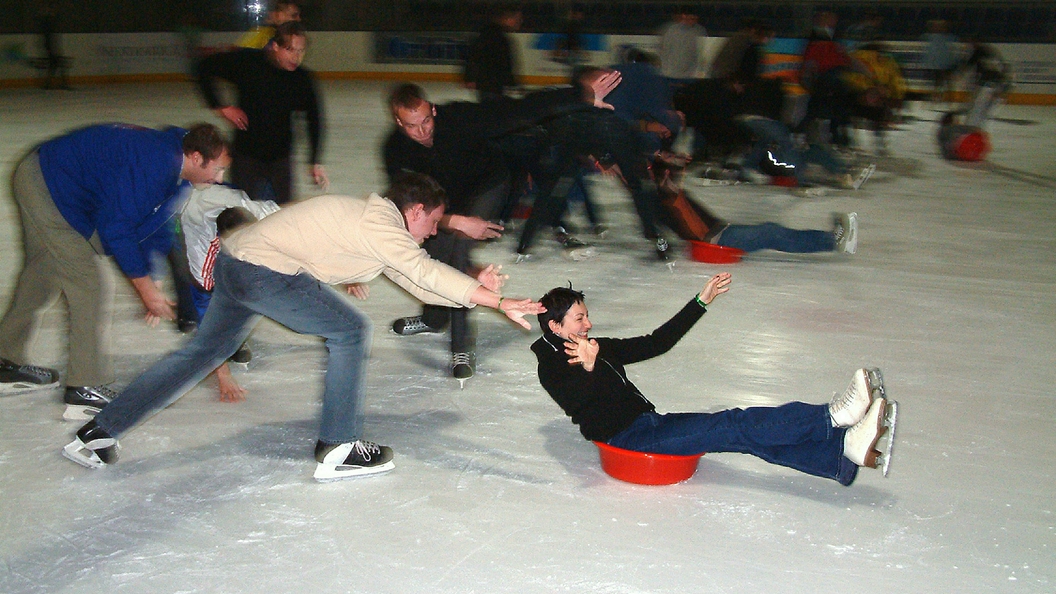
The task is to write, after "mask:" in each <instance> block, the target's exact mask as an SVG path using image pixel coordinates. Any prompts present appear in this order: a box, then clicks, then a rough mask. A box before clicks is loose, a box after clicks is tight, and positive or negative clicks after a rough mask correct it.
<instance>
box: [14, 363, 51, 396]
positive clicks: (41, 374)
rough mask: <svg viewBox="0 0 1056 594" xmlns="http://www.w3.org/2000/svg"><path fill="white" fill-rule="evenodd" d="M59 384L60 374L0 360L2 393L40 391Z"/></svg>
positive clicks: (44, 368)
mask: <svg viewBox="0 0 1056 594" xmlns="http://www.w3.org/2000/svg"><path fill="white" fill-rule="evenodd" d="M58 384H59V372H58V371H55V370H54V369H49V368H47V367H37V366H36V365H19V364H18V363H15V362H14V361H9V360H7V359H0V392H21V391H25V390H40V389H41V388H51V387H54V386H57V385H58Z"/></svg>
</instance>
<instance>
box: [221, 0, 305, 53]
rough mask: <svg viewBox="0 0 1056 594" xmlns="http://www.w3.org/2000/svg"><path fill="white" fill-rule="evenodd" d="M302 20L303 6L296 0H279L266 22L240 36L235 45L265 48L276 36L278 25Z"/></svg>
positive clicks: (269, 12)
mask: <svg viewBox="0 0 1056 594" xmlns="http://www.w3.org/2000/svg"><path fill="white" fill-rule="evenodd" d="M300 20H301V7H299V6H297V3H296V2H284V1H283V0H279V1H278V2H276V3H275V6H274V7H273V8H272V9H271V10H270V11H268V18H267V20H266V21H265V23H264V24H263V25H261V26H259V27H254V28H253V30H251V31H248V32H246V33H245V34H244V35H242V37H241V38H239V40H238V43H236V44H235V45H237V46H238V47H248V48H251V49H264V46H266V45H268V42H270V41H271V38H272V37H275V28H276V27H278V26H279V25H281V24H283V23H288V22H290V21H297V22H300Z"/></svg>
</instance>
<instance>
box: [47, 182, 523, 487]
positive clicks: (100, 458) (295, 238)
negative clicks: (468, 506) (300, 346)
mask: <svg viewBox="0 0 1056 594" xmlns="http://www.w3.org/2000/svg"><path fill="white" fill-rule="evenodd" d="M386 196H387V198H383V197H381V196H378V195H377V194H372V195H371V196H369V197H368V198H366V199H360V198H353V197H350V196H337V195H324V196H317V197H315V198H311V199H308V200H304V201H302V202H299V203H297V204H293V205H290V206H288V207H284V208H283V209H282V210H280V211H279V212H276V213H275V214H273V215H270V216H268V217H267V218H265V219H263V220H261V221H258V222H256V223H254V224H252V225H249V226H247V227H245V228H242V229H239V230H238V231H236V232H235V233H234V234H232V235H231V236H230V237H229V238H228V239H227V240H226V241H224V250H223V251H222V252H221V253H220V255H219V256H218V257H217V260H216V266H215V268H214V276H215V278H216V285H215V287H214V289H213V295H212V299H211V301H210V303H209V309H208V310H207V311H206V314H205V319H203V320H202V325H201V327H200V328H199V329H198V332H197V334H195V336H194V337H193V338H192V339H191V340H190V341H189V342H188V343H187V344H186V345H184V347H183V348H181V349H180V350H178V351H175V352H173V353H170V354H168V355H167V356H165V357H164V358H162V359H161V360H160V361H158V362H157V363H156V364H155V365H154V366H153V367H151V368H150V369H148V370H147V371H146V372H145V373H143V375H141V376H139V377H138V378H136V379H135V380H134V381H133V382H132V383H131V384H129V386H128V387H127V388H125V390H124V391H123V392H122V393H121V395H120V396H118V397H117V398H115V399H114V400H113V402H111V403H110V404H109V405H107V406H106V408H104V409H103V410H102V412H101V413H99V415H97V416H96V417H95V419H93V420H92V421H91V422H89V423H88V424H86V425H84V426H83V427H81V428H80V430H79V431H77V438H76V439H75V440H74V441H73V442H71V443H70V444H68V445H67V446H66V447H65V448H64V449H63V454H64V455H65V456H66V457H67V458H69V459H70V460H73V461H74V462H76V463H78V464H81V465H83V466H87V467H90V468H101V467H104V466H106V465H107V464H112V463H114V461H115V460H116V458H117V447H118V446H117V438H119V437H121V436H122V435H123V434H125V433H126V432H127V431H128V430H130V429H131V428H132V427H134V426H135V425H136V424H137V423H139V422H140V421H142V420H144V419H146V418H147V417H148V416H150V415H152V414H154V413H156V412H158V411H160V410H161V409H162V408H164V407H166V406H168V405H169V404H170V403H172V402H173V401H175V400H176V399H178V398H180V397H181V396H183V394H185V393H186V392H187V391H188V390H190V389H191V388H193V387H194V386H195V385H196V384H197V383H198V382H199V381H201V380H202V379H203V378H205V376H206V375H208V374H209V372H211V371H212V370H213V369H215V368H216V366H217V365H219V364H220V362H222V361H223V360H224V359H226V358H227V357H229V356H230V355H231V353H233V352H235V349H237V348H238V345H240V344H242V341H243V340H245V338H246V336H247V335H248V334H249V332H250V331H251V330H252V329H253V326H255V325H256V323H257V322H258V321H259V320H260V318H261V317H263V316H266V317H268V318H271V319H273V320H275V321H276V322H278V323H280V324H282V325H284V326H286V327H287V328H289V329H291V330H293V331H294V332H299V333H302V334H314V335H318V336H321V337H322V338H324V339H325V341H326V349H327V351H328V359H327V366H326V377H325V380H324V390H323V405H322V411H321V422H320V429H319V440H318V442H317V443H316V448H315V459H316V461H317V462H318V464H317V466H316V471H315V478H316V479H318V480H331V479H341V478H348V477H352V476H358V475H364V474H373V473H378V472H384V471H387V470H389V469H391V468H393V462H392V450H391V449H390V448H388V447H386V446H380V445H378V444H376V443H373V442H369V441H366V440H363V439H362V436H361V427H360V424H361V419H360V415H359V406H360V401H361V400H362V392H363V384H364V377H363V376H364V372H365V366H366V360H367V351H368V350H369V345H370V334H371V323H370V320H369V319H368V318H367V317H366V316H365V315H364V314H363V313H362V312H361V311H360V310H359V309H358V308H356V307H355V306H354V305H353V304H352V303H351V302H350V301H349V300H348V299H347V298H346V297H345V296H343V295H341V294H340V293H339V292H338V291H336V290H335V289H334V288H333V287H331V286H330V285H346V288H347V290H349V292H351V293H353V294H354V295H356V296H358V297H361V298H363V297H366V296H367V291H366V290H365V287H363V286H362V284H361V283H366V282H368V281H370V280H372V279H374V278H376V277H377V276H379V275H381V274H384V275H385V276H386V277H388V278H389V279H390V280H392V281H393V282H395V283H396V284H397V285H399V286H400V287H401V288H403V289H404V290H405V291H407V292H408V293H410V294H411V295H413V296H414V297H416V298H418V299H421V300H423V301H427V302H430V303H437V304H445V305H449V306H452V307H473V306H475V305H484V306H486V307H490V308H493V309H497V310H499V311H501V312H502V313H503V314H505V315H506V317H507V318H509V319H510V320H512V321H514V322H516V323H517V324H519V325H521V326H523V327H525V328H530V326H529V324H528V322H527V321H526V320H525V319H524V316H525V315H531V314H538V313H541V312H542V308H541V306H539V304H538V303H535V302H533V301H531V300H530V299H510V298H507V297H504V296H502V295H501V294H500V293H499V292H498V291H499V290H500V289H501V288H502V285H503V283H504V282H505V277H504V276H503V275H500V274H498V272H497V271H496V270H495V268H494V267H492V266H488V267H486V268H484V269H483V270H481V271H480V273H479V274H478V275H477V278H473V277H470V276H467V275H465V274H462V273H461V272H458V271H457V270H455V269H453V268H451V267H450V266H447V265H446V264H442V263H440V262H437V261H435V260H432V259H430V258H429V255H428V254H427V253H426V252H425V250H423V249H422V248H421V244H422V242H424V241H425V240H426V239H427V238H428V237H430V236H431V235H434V234H435V233H436V229H437V225H438V224H439V222H440V219H441V218H442V217H443V216H444V209H445V206H446V197H445V195H444V191H443V189H442V188H441V187H440V186H439V185H437V183H436V182H435V181H433V180H432V179H430V178H428V177H427V176H424V175H419V174H406V175H403V176H400V177H398V178H397V179H395V180H394V181H393V184H392V186H391V187H390V188H389V189H388V191H387V192H386Z"/></svg>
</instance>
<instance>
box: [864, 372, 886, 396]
mask: <svg viewBox="0 0 1056 594" xmlns="http://www.w3.org/2000/svg"><path fill="white" fill-rule="evenodd" d="M865 371H866V373H867V374H868V376H869V388H870V389H871V390H872V395H873V397H875V398H887V391H886V390H884V374H883V373H882V372H881V371H880V368H879V367H871V368H869V369H866V370H865Z"/></svg>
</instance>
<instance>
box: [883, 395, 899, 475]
mask: <svg viewBox="0 0 1056 594" xmlns="http://www.w3.org/2000/svg"><path fill="white" fill-rule="evenodd" d="M897 424H898V403H897V402H890V401H889V402H888V403H887V416H886V418H885V419H884V425H885V427H886V428H887V451H886V452H884V454H883V459H882V462H883V465H884V476H885V477H886V476H887V472H888V470H890V468H891V455H892V454H893V453H894V449H895V425H897Z"/></svg>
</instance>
